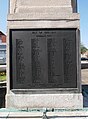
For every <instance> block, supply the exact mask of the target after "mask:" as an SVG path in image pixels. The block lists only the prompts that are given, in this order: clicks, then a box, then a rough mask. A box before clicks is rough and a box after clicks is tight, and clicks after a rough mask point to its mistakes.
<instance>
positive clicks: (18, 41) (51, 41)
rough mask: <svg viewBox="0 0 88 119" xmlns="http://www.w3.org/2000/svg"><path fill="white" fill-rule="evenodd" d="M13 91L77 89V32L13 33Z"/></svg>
mask: <svg viewBox="0 0 88 119" xmlns="http://www.w3.org/2000/svg"><path fill="white" fill-rule="evenodd" d="M10 61H11V63H10V80H11V81H10V82H11V83H10V84H11V89H46V88H47V89H50V88H77V54H76V29H29V30H26V29H25V30H24V29H23V30H20V29H19V30H10Z"/></svg>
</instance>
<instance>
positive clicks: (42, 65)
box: [6, 0, 83, 109]
mask: <svg viewBox="0 0 88 119" xmlns="http://www.w3.org/2000/svg"><path fill="white" fill-rule="evenodd" d="M9 3H10V6H9V7H10V9H9V14H8V19H7V21H8V35H7V79H8V80H7V95H6V107H7V108H13V107H14V108H22V109H23V108H44V107H45V108H71V109H72V108H82V107H83V99H82V94H81V81H80V69H81V68H80V48H79V45H80V34H79V33H80V28H79V21H80V18H79V14H78V13H77V1H76V0H10V2H9Z"/></svg>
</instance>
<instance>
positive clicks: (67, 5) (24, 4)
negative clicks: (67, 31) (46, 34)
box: [10, 0, 73, 14]
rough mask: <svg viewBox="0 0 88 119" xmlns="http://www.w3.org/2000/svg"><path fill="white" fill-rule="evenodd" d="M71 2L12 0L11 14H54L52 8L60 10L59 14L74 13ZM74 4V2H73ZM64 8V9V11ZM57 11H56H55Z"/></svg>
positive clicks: (66, 0)
mask: <svg viewBox="0 0 88 119" xmlns="http://www.w3.org/2000/svg"><path fill="white" fill-rule="evenodd" d="M71 2H72V1H71V0H59V1H58V0H44V1H43V0H42V1H41V0H35V1H34V0H26V1H24V0H10V13H11V14H14V13H22V12H33V11H34V12H35V10H36V12H40V11H41V10H42V12H50V11H51V12H52V11H53V10H54V9H52V8H58V10H59V8H60V11H59V12H63V10H64V9H67V10H64V12H72V4H71ZM72 3H73V2H72ZM63 8H64V9H63ZM54 11H55V10H54Z"/></svg>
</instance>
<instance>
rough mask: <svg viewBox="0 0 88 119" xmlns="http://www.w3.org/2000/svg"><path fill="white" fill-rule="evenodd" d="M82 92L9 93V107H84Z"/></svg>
mask: <svg viewBox="0 0 88 119" xmlns="http://www.w3.org/2000/svg"><path fill="white" fill-rule="evenodd" d="M82 102H83V98H82V94H81V93H79V94H15V93H12V94H10V95H9V94H8V95H7V108H8V107H9V108H12V107H14V108H17V109H18V108H19V109H26V108H61V109H65V108H66V109H79V108H82V107H83V103H82Z"/></svg>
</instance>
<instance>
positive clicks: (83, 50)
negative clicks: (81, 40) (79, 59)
mask: <svg viewBox="0 0 88 119" xmlns="http://www.w3.org/2000/svg"><path fill="white" fill-rule="evenodd" d="M87 50H88V49H87V48H86V47H85V46H84V45H83V44H81V54H84V53H85V52H86V51H87Z"/></svg>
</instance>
